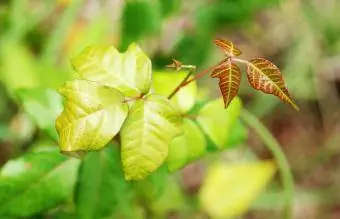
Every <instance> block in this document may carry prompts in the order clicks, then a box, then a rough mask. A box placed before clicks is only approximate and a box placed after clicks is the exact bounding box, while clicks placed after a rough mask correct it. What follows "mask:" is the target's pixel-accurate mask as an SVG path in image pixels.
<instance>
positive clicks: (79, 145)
mask: <svg viewBox="0 0 340 219" xmlns="http://www.w3.org/2000/svg"><path fill="white" fill-rule="evenodd" d="M59 91H60V93H61V94H62V95H63V96H64V97H65V98H66V100H67V101H66V105H65V109H64V111H63V112H62V114H61V115H60V116H59V117H58V119H57V121H56V128H57V131H58V133H59V136H60V149H61V151H63V152H75V151H88V150H99V149H101V148H103V147H104V146H105V145H106V144H107V143H108V142H109V141H110V140H111V139H112V138H113V137H114V136H115V135H116V134H117V133H118V132H119V130H120V128H121V126H122V124H123V122H124V120H125V118H126V116H127V113H128V105H127V104H126V103H124V102H123V101H124V96H123V95H122V94H121V93H120V92H119V91H117V90H115V89H113V88H109V87H104V86H100V85H98V84H97V83H95V82H89V81H83V80H75V81H71V82H66V83H65V85H64V86H63V87H61V88H60V90H59Z"/></svg>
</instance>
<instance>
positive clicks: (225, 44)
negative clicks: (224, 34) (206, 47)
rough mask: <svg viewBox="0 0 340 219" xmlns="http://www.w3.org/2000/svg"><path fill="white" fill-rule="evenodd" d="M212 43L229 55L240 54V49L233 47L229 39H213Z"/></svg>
mask: <svg viewBox="0 0 340 219" xmlns="http://www.w3.org/2000/svg"><path fill="white" fill-rule="evenodd" d="M214 43H215V44H216V45H217V46H218V47H220V48H221V49H222V50H223V51H224V52H225V53H226V54H227V55H229V56H239V55H241V54H242V52H241V50H240V49H239V48H237V47H235V45H234V43H233V42H232V41H230V40H227V39H215V40H214Z"/></svg>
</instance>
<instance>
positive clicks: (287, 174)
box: [241, 109, 294, 219]
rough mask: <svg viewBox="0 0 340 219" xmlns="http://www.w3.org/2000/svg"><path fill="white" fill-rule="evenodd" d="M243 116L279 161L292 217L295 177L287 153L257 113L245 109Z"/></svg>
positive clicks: (288, 213) (288, 208)
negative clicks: (258, 117)
mask: <svg viewBox="0 0 340 219" xmlns="http://www.w3.org/2000/svg"><path fill="white" fill-rule="evenodd" d="M241 118H242V119H243V120H244V121H245V122H246V123H247V124H248V125H249V126H250V127H252V128H253V129H254V130H255V132H256V133H257V134H258V135H259V136H260V137H261V138H262V140H263V142H264V143H265V145H266V146H267V147H268V149H269V150H271V152H272V153H273V155H274V157H275V159H276V161H277V165H278V168H279V170H280V177H281V180H282V184H283V188H284V192H285V204H286V209H285V218H286V219H290V218H292V213H293V211H292V210H293V205H294V179H293V175H292V173H291V170H290V167H289V164H288V161H287V159H286V157H285V154H284V152H283V151H282V149H281V146H280V144H279V143H278V142H277V141H276V139H275V138H274V137H273V136H272V134H271V133H270V132H269V131H268V129H267V128H266V127H265V126H264V125H263V124H262V123H261V122H260V121H259V120H258V119H257V118H256V116H255V115H253V114H252V113H250V112H248V111H247V110H245V109H243V110H242V111H241Z"/></svg>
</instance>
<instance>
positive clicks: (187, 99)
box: [152, 71, 197, 113]
mask: <svg viewBox="0 0 340 219" xmlns="http://www.w3.org/2000/svg"><path fill="white" fill-rule="evenodd" d="M187 74H188V72H186V71H178V72H154V74H153V76H152V77H153V78H152V87H153V89H154V91H155V92H156V93H159V94H161V95H163V96H165V97H167V96H169V95H170V94H171V92H172V91H173V90H174V89H175V88H176V87H177V86H178V85H179V84H180V83H181V82H182V80H183V79H184V78H185V77H186V75H187ZM190 78H192V77H190ZM196 94H197V84H196V82H192V83H190V84H188V85H187V86H185V87H183V88H182V89H181V90H180V91H178V92H177V93H176V94H175V96H173V97H172V98H171V102H172V103H173V104H174V105H175V106H177V107H178V108H179V109H180V111H181V112H182V113H187V112H188V111H189V110H190V109H191V108H192V107H193V106H194V104H195V98H196Z"/></svg>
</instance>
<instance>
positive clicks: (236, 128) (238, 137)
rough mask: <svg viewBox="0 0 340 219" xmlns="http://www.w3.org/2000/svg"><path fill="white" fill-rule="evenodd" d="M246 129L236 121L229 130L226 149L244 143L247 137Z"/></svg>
mask: <svg viewBox="0 0 340 219" xmlns="http://www.w3.org/2000/svg"><path fill="white" fill-rule="evenodd" d="M248 134H249V133H248V129H247V128H246V127H245V126H244V125H243V124H242V122H241V121H240V120H239V119H238V120H237V121H236V122H235V123H234V125H233V126H232V127H231V129H230V134H229V139H228V144H227V146H228V148H230V147H235V146H238V145H240V144H242V143H244V142H245V141H246V140H247V137H248Z"/></svg>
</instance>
